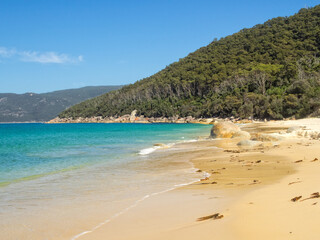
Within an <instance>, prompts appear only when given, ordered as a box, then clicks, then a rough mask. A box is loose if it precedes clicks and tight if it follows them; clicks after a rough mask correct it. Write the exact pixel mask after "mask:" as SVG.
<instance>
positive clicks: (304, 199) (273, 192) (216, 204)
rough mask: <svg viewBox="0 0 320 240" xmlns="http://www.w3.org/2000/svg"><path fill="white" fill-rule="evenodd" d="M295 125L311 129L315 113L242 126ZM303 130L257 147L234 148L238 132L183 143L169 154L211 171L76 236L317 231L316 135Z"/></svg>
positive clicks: (309, 236) (271, 128)
mask: <svg viewBox="0 0 320 240" xmlns="http://www.w3.org/2000/svg"><path fill="white" fill-rule="evenodd" d="M295 125H296V126H306V128H305V129H311V130H312V129H314V130H317V126H320V120H318V119H312V120H310V119H307V120H300V121H291V122H283V121H281V122H268V123H255V124H249V125H245V126H243V127H242V130H245V131H249V132H250V133H251V135H252V136H255V135H256V134H260V133H261V132H263V133H279V132H280V133H285V132H286V130H287V129H288V128H289V127H290V126H295ZM300 135H301V134H300ZM302 135H304V136H300V137H299V136H294V135H292V136H291V135H288V134H283V136H284V137H283V139H282V140H281V141H277V142H275V141H272V142H263V143H261V144H259V145H258V146H257V147H242V148H240V147H238V146H237V145H236V144H237V142H238V141H239V140H238V139H221V140H211V141H200V142H196V143H187V146H189V147H188V149H189V150H186V151H184V152H183V153H181V152H179V153H178V154H176V155H175V154H172V155H170V156H169V157H171V158H175V157H182V158H183V157H185V158H188V159H191V160H192V162H193V163H194V164H195V166H196V167H197V168H198V169H200V170H201V171H205V172H208V173H210V174H211V175H210V177H209V178H204V179H203V180H202V181H200V182H197V183H194V184H191V185H188V186H185V187H182V188H179V189H176V190H173V191H170V192H167V193H164V194H159V195H156V196H153V197H150V198H148V199H146V200H145V201H143V202H142V203H141V204H139V205H137V206H136V207H135V208H133V209H131V210H130V211H128V212H127V213H126V214H123V215H121V216H119V217H118V218H116V219H114V220H113V221H112V222H110V223H108V224H106V225H104V226H102V227H101V228H99V229H97V230H95V231H94V232H92V233H89V234H86V235H83V236H82V237H80V238H78V239H92V240H93V239H94V240H99V239H112V240H116V239H117V240H122V239H123V240H135V239H139V240H144V239H145V240H153V239H155V240H160V239H161V240H163V239H167V240H178V239H184V240H194V239H202V240H206V239H208V240H209V239H210V240H212V239H222V240H229V239H230V240H241V239H243V240H251V239H252V240H257V239H259V240H264V239H265V240H270V239H273V240H277V239H279V240H284V239H297V240H298V239H299V240H301V239H304V240H315V239H319V235H320V228H319V227H318V225H319V222H320V203H319V200H320V198H319V197H320V196H319V193H318V192H320V185H319V183H320V174H319V173H320V160H318V158H319V159H320V141H319V140H317V139H314V140H312V139H310V137H308V136H307V134H302ZM180 147H181V148H184V149H185V147H186V144H182V145H180ZM216 147H219V149H217V148H216ZM203 217H204V218H203ZM199 218H200V219H199ZM201 218H203V219H201ZM199 220H202V221H199Z"/></svg>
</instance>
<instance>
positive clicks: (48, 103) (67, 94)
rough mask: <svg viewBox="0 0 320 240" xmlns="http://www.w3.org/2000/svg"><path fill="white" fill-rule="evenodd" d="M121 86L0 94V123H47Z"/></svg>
mask: <svg viewBox="0 0 320 240" xmlns="http://www.w3.org/2000/svg"><path fill="white" fill-rule="evenodd" d="M120 87H121V86H95V87H83V88H76V89H67V90H60V91H54V92H48V93H41V94H37V93H25V94H14V93H0V122H26V121H28V122H30V121H33V122H34V121H48V120H50V119H52V118H54V117H56V116H57V115H58V114H59V113H60V112H61V111H63V110H65V109H66V108H67V107H70V106H72V105H74V104H76V103H79V102H81V101H84V100H86V99H89V98H93V97H96V96H99V95H101V94H104V93H107V92H109V91H112V90H116V89H119V88H120Z"/></svg>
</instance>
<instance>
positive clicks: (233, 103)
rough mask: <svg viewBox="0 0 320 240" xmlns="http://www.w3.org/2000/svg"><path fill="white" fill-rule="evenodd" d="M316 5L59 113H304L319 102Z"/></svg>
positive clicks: (318, 11)
mask: <svg viewBox="0 0 320 240" xmlns="http://www.w3.org/2000/svg"><path fill="white" fill-rule="evenodd" d="M319 57H320V5H318V6H316V7H313V8H310V9H301V10H300V11H299V13H297V14H295V15H294V16H291V17H278V18H274V19H272V20H269V21H267V22H265V23H264V24H259V25H256V26H254V27H253V28H250V29H243V30H241V31H240V32H238V33H235V34H233V35H231V36H228V37H225V38H222V39H220V40H215V41H213V42H212V43H210V44H209V45H208V46H206V47H202V48H200V49H199V50H197V51H195V52H193V53H191V54H189V55H188V56H187V57H185V58H183V59H180V60H179V61H178V62H175V63H172V64H171V65H169V66H167V67H166V68H165V69H163V70H162V71H160V72H158V73H156V74H154V75H153V76H151V77H148V78H145V79H142V80H140V81H138V82H136V83H134V84H131V85H128V86H125V87H123V88H122V89H120V90H117V91H112V92H110V93H107V94H104V95H102V96H99V97H96V98H93V99H90V100H88V101H85V102H82V103H80V104H77V105H75V106H73V107H71V108H69V109H67V110H66V111H64V112H62V113H61V114H60V117H73V118H75V117H92V116H103V117H106V116H121V115H124V114H129V113H130V112H131V111H133V110H134V109H137V110H138V113H139V114H141V115H144V116H146V117H151V116H153V117H160V116H166V117H169V116H175V115H179V116H181V117H184V116H188V115H191V116H194V117H211V116H220V117H227V116H234V117H241V118H247V117H255V118H271V119H281V118H283V117H290V116H295V117H298V118H299V117H304V116H307V115H309V114H312V113H315V112H316V111H317V110H318V109H319V106H320V98H319V96H320V59H319Z"/></svg>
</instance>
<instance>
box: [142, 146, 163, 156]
mask: <svg viewBox="0 0 320 240" xmlns="http://www.w3.org/2000/svg"><path fill="white" fill-rule="evenodd" d="M159 148H160V147H159V146H154V147H152V148H144V149H142V150H140V152H139V155H148V154H150V153H152V152H154V151H155V150H157V149H159Z"/></svg>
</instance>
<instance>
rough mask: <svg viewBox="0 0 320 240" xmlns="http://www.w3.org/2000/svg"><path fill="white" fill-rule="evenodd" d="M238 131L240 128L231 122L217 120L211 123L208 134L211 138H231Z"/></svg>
mask: <svg viewBox="0 0 320 240" xmlns="http://www.w3.org/2000/svg"><path fill="white" fill-rule="evenodd" d="M240 131H241V130H240V128H239V127H238V126H237V125H235V124H234V123H232V122H218V123H215V124H214V125H213V127H212V129H211V134H210V136H211V137H213V138H231V137H233V135H235V134H236V133H237V132H240Z"/></svg>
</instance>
